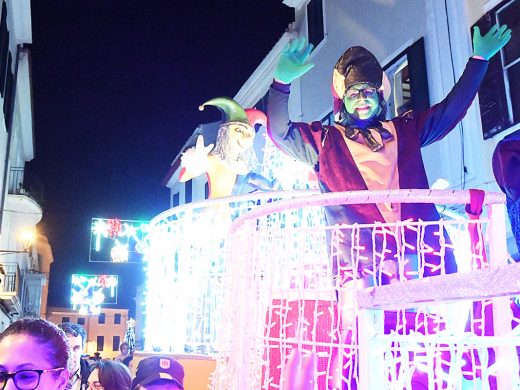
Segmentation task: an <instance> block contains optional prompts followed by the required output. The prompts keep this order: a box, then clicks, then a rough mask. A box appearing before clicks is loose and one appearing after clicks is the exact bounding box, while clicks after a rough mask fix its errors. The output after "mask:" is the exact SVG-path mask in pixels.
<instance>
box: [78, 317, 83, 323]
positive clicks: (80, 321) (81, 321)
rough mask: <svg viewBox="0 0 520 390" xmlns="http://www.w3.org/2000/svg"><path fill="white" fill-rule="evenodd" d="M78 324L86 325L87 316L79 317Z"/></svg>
mask: <svg viewBox="0 0 520 390" xmlns="http://www.w3.org/2000/svg"><path fill="white" fill-rule="evenodd" d="M78 325H85V318H84V317H79V318H78Z"/></svg>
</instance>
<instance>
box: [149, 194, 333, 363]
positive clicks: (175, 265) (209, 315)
mask: <svg viewBox="0 0 520 390" xmlns="http://www.w3.org/2000/svg"><path fill="white" fill-rule="evenodd" d="M306 194H308V192H302V191H299V192H298V191H293V192H289V191H287V192H283V193H257V194H249V195H240V196H234V197H229V198H219V199H211V200H206V201H203V202H197V203H190V204H185V205H182V206H179V207H175V208H173V209H170V210H167V211H165V212H163V213H162V214H160V215H158V216H157V217H155V218H154V219H153V220H152V221H150V228H149V242H150V245H149V247H148V248H147V250H146V252H145V262H146V263H145V273H146V292H145V307H144V314H145V324H144V339H145V350H146V351H157V352H172V353H184V354H196V355H214V354H215V353H216V349H215V343H216V337H217V330H218V324H219V317H220V313H219V308H220V304H219V303H220V301H219V298H218V297H219V296H220V295H219V293H218V291H219V289H220V288H222V287H223V285H222V275H223V272H224V266H225V263H224V259H225V257H226V253H227V249H226V246H225V238H226V235H227V231H228V229H229V226H230V224H231V222H232V217H231V216H233V218H236V217H238V216H239V215H241V214H243V213H247V212H249V211H251V209H252V208H254V207H259V206H262V205H266V204H268V203H270V202H273V201H275V200H278V199H286V198H293V197H297V196H302V195H306ZM301 218H303V219H309V220H313V219H316V218H318V219H322V218H323V215H322V213H320V212H319V210H318V212H316V210H310V211H308V212H307V211H303V212H299V213H296V214H294V215H288V216H287V217H286V218H285V219H284V221H285V222H286V223H288V224H291V223H296V221H298V220H300V219H301ZM321 233H322V232H321ZM319 240H320V241H319V242H320V247H319V249H320V250H321V249H323V248H324V246H323V244H324V242H325V237H324V235H322V236H321V237H320V239H319ZM317 250H318V249H317ZM322 255H323V256H325V252H324V253H322Z"/></svg>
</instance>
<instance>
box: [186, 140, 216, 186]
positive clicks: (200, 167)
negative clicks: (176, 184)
mask: <svg viewBox="0 0 520 390" xmlns="http://www.w3.org/2000/svg"><path fill="white" fill-rule="evenodd" d="M212 149H213V144H209V145H208V146H204V136H202V135H199V136H198V137H197V143H196V144H195V147H191V148H189V149H188V150H186V151H185V152H184V153H183V154H182V155H181V166H182V167H184V168H186V171H188V172H189V175H190V176H192V177H196V176H199V175H202V174H203V173H205V172H207V171H208V155H209V152H211V150H212Z"/></svg>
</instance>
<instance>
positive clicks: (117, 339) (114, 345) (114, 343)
mask: <svg viewBox="0 0 520 390" xmlns="http://www.w3.org/2000/svg"><path fill="white" fill-rule="evenodd" d="M120 343H121V338H120V337H119V336H114V337H113V339H112V351H119V344H120Z"/></svg>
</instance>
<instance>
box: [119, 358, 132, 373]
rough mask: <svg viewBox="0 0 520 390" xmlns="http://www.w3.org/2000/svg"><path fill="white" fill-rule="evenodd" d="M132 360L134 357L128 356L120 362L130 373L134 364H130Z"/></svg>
mask: <svg viewBox="0 0 520 390" xmlns="http://www.w3.org/2000/svg"><path fill="white" fill-rule="evenodd" d="M133 359H134V355H128V356H127V357H125V358H124V359H123V361H122V363H123V364H124V365H125V366H127V367H128V368H129V369H130V371H132V368H133V366H134V363H133V362H132V360H133Z"/></svg>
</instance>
